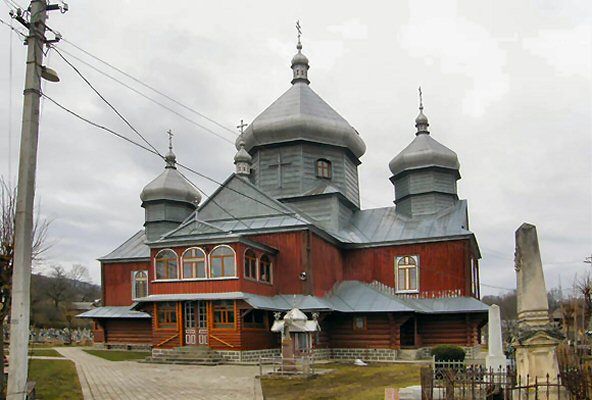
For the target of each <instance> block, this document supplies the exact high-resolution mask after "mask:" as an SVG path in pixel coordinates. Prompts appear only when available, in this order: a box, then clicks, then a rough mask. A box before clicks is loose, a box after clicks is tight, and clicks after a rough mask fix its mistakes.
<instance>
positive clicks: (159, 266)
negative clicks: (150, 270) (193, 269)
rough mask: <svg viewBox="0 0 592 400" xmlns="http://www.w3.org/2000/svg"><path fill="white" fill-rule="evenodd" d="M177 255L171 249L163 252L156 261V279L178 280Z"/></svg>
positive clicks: (157, 256)
mask: <svg viewBox="0 0 592 400" xmlns="http://www.w3.org/2000/svg"><path fill="white" fill-rule="evenodd" d="M177 263H178V261H177V253H175V252H174V251H173V250H171V249H165V250H161V251H159V252H158V254H156V257H155V259H154V265H155V270H156V271H155V272H156V273H155V276H156V279H177V278H178V276H179V272H178V268H177Z"/></svg>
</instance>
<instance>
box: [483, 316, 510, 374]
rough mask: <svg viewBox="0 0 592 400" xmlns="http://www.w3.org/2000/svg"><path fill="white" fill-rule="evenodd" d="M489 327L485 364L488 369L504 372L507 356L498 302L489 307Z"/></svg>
mask: <svg viewBox="0 0 592 400" xmlns="http://www.w3.org/2000/svg"><path fill="white" fill-rule="evenodd" d="M488 327H489V336H488V341H487V347H488V353H487V358H486V359H485V366H486V367H487V369H493V370H494V372H498V371H499V372H503V371H505V370H506V356H505V355H504V345H503V340H502V323H501V318H500V308H499V306H498V305H497V304H493V305H491V306H490V307H489V322H488Z"/></svg>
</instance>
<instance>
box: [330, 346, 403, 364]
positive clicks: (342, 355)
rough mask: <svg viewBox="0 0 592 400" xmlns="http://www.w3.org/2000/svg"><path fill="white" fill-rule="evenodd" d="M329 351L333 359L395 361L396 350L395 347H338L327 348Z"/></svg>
mask: <svg viewBox="0 0 592 400" xmlns="http://www.w3.org/2000/svg"><path fill="white" fill-rule="evenodd" d="M328 350H330V351H331V359H333V360H355V359H356V358H359V359H361V360H363V361H387V362H388V361H395V360H396V359H397V350H395V349H355V348H338V349H328Z"/></svg>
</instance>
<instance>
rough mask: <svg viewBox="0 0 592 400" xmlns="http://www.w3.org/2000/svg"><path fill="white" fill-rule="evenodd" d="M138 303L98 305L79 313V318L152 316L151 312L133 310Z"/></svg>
mask: <svg viewBox="0 0 592 400" xmlns="http://www.w3.org/2000/svg"><path fill="white" fill-rule="evenodd" d="M135 306H136V304H132V305H131V306H106V307H97V308H93V309H92V310H89V311H86V312H83V313H82V314H78V315H77V316H76V317H78V318H151V317H150V314H148V313H145V312H142V311H135V310H132V308H133V307H135Z"/></svg>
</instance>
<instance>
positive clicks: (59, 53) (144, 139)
mask: <svg viewBox="0 0 592 400" xmlns="http://www.w3.org/2000/svg"><path fill="white" fill-rule="evenodd" d="M52 48H53V49H54V51H55V52H56V53H58V55H59V56H60V57H61V58H62V60H64V61H65V62H66V64H68V65H69V66H70V67H72V69H73V70H74V71H76V73H77V74H78V76H80V78H82V80H83V81H84V82H86V84H87V85H88V86H89V87H90V88H91V89H92V90H93V92H95V93H96V94H97V96H99V97H100V98H101V100H103V101H104V102H105V104H107V105H108V106H109V108H111V110H113V112H114V113H115V114H117V116H118V117H119V118H121V119H122V120H123V122H125V123H126V125H127V126H129V128H130V129H131V130H132V131H134V132H135V133H136V134H137V135H138V136H139V137H140V138H141V139H142V140H143V141H144V143H146V144H147V145H148V146H149V147H150V148H151V149H152V150H154V152H155V153H156V154H158V155H159V156H161V157H162V155H161V154H160V152H159V151H158V150H157V149H156V147H154V146H153V145H152V144H151V143H150V142H149V141H148V140H147V139H146V138H145V137H144V136H143V135H142V134H141V133H140V132H139V131H138V130H137V129H136V128H134V127H133V125H132V124H131V123H130V122H129V121H128V120H127V119H126V118H125V117H124V116H123V115H122V114H121V113H120V112H119V111H118V110H117V109H116V108H115V107H114V106H113V104H111V103H110V102H109V100H107V99H106V98H105V97H104V96H103V95H102V94H101V93H100V92H99V91H98V90H97V89H96V88H95V87H94V86H93V85H92V83H90V81H89V80H88V79H86V77H85V76H84V75H82V73H81V72H80V71H79V70H78V68H76V67H75V66H74V65H73V64H72V63H71V62H70V61H68V60H67V59H66V58H65V57H64V56H63V55H62V53H61V52H60V51H59V50H58V49H57V48H56V47H55V46H52Z"/></svg>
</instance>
